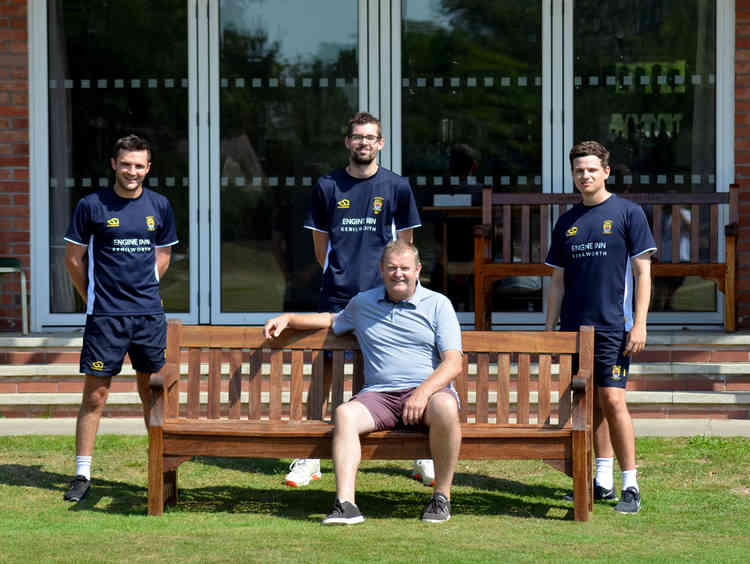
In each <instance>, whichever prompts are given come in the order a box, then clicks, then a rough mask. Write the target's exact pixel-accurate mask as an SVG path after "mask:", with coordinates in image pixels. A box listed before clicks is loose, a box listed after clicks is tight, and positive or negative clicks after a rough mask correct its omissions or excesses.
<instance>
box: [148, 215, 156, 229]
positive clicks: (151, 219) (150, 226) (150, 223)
mask: <svg viewBox="0 0 750 564" xmlns="http://www.w3.org/2000/svg"><path fill="white" fill-rule="evenodd" d="M146 229H148V230H149V231H155V230H156V222H155V221H154V216H153V215H147V216H146Z"/></svg>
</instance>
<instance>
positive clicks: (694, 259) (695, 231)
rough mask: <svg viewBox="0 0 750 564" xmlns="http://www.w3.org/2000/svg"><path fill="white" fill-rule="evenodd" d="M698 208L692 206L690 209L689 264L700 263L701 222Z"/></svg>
mask: <svg viewBox="0 0 750 564" xmlns="http://www.w3.org/2000/svg"><path fill="white" fill-rule="evenodd" d="M700 213H701V210H700V206H698V204H693V205H692V207H691V208H690V262H691V263H693V264H695V263H698V262H700V260H701V257H700V252H701V222H700V218H701V216H700Z"/></svg>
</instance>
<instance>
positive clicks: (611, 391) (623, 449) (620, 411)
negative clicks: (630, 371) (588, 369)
mask: <svg viewBox="0 0 750 564" xmlns="http://www.w3.org/2000/svg"><path fill="white" fill-rule="evenodd" d="M598 397H599V405H600V408H601V410H602V411H603V413H604V416H605V417H606V419H607V423H608V425H609V434H610V438H611V441H612V447H611V448H614V452H615V454H616V455H617V461H618V462H619V464H620V469H621V470H623V471H624V470H635V432H634V431H633V419H632V418H631V417H630V411H628V406H627V403H625V389H624V388H599V393H598ZM610 456H611V455H610Z"/></svg>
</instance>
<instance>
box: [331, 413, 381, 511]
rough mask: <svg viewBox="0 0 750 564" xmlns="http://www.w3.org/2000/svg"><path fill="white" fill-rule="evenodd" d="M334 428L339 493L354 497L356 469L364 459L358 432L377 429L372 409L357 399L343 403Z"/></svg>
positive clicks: (334, 459)
mask: <svg viewBox="0 0 750 564" xmlns="http://www.w3.org/2000/svg"><path fill="white" fill-rule="evenodd" d="M335 422H336V423H335V426H334V430H333V469H334V471H335V473H336V497H338V498H339V499H340V500H341V501H349V502H351V503H355V501H354V491H355V488H354V485H355V481H356V476H357V469H358V468H359V463H360V461H361V460H362V446H361V444H360V441H359V436H360V435H361V434H362V433H369V432H370V431H373V430H374V429H375V421H374V420H373V418H372V415H370V411H369V410H368V409H367V408H366V407H365V406H364V405H363V404H361V403H360V402H358V401H357V400H353V401H350V402H348V403H342V404H341V405H339V406H338V407H337V408H336V417H335Z"/></svg>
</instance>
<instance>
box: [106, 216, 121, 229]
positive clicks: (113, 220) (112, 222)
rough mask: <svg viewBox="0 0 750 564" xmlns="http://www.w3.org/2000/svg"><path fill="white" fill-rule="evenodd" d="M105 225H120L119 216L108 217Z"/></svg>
mask: <svg viewBox="0 0 750 564" xmlns="http://www.w3.org/2000/svg"><path fill="white" fill-rule="evenodd" d="M107 227H120V218H119V217H110V218H109V219H108V220H107Z"/></svg>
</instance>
